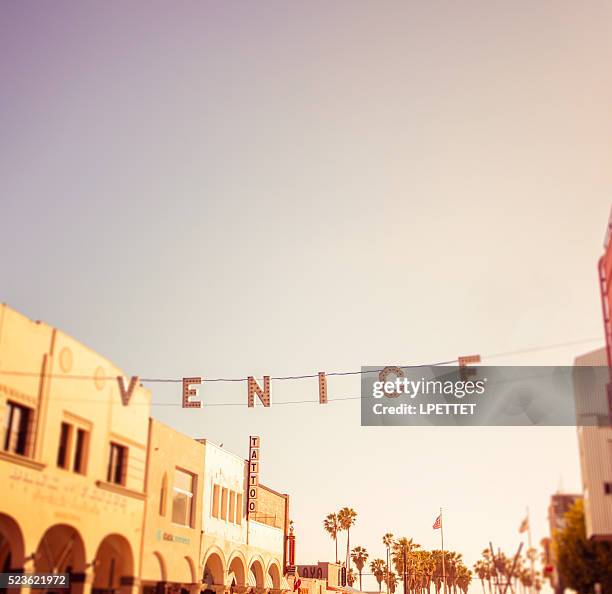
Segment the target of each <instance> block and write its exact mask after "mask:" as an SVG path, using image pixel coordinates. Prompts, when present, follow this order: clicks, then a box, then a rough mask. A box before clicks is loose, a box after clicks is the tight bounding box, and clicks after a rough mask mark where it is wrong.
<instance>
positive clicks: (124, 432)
mask: <svg viewBox="0 0 612 594" xmlns="http://www.w3.org/2000/svg"><path fill="white" fill-rule="evenodd" d="M117 376H122V377H123V376H124V372H123V371H122V370H120V369H119V368H117V367H116V366H115V365H113V364H112V363H111V362H110V361H108V360H107V359H105V358H103V357H101V356H100V355H98V354H96V353H95V352H93V351H91V350H90V349H88V348H87V347H85V346H83V345H82V344H80V343H78V342H77V341H76V340H74V339H73V338H71V337H70V336H67V335H66V334H64V333H62V332H60V331H59V330H56V329H54V328H52V327H51V326H49V325H47V324H44V323H42V322H33V321H31V320H29V319H27V318H26V317H24V316H23V315H21V314H19V313H17V312H16V311H14V310H12V309H10V308H8V307H7V306H5V305H2V306H0V421H1V425H0V481H2V485H3V491H2V497H1V498H0V571H9V570H17V571H22V570H25V571H28V572H34V571H42V572H47V571H48V572H64V571H67V572H70V573H71V574H72V588H71V590H72V591H73V592H77V594H89V592H90V591H91V590H92V588H95V589H99V590H104V589H109V590H113V591H115V592H118V591H120V592H121V594H134V593H135V592H136V591H138V590H139V589H140V578H141V577H142V579H143V583H144V585H145V586H146V587H147V588H152V587H154V586H155V585H157V584H159V583H163V582H169V583H174V584H193V586H192V587H189V590H190V591H193V592H195V591H199V590H200V582H201V578H202V576H203V575H204V574H206V573H207V572H208V574H210V575H212V574H214V578H215V581H214V582H213V584H214V585H215V587H217V591H218V592H221V590H220V589H219V588H223V586H225V585H232V584H233V585H235V586H242V587H244V588H246V587H247V585H248V586H256V587H258V588H262V589H261V590H258V591H257V594H264V592H265V590H264V588H274V589H275V590H277V592H276V593H275V594H280V590H281V589H282V588H285V589H286V588H287V587H288V585H287V582H286V580H284V578H283V573H284V547H285V535H286V533H287V529H288V526H287V524H288V497H287V496H284V495H281V494H279V493H276V492H275V491H273V490H272V489H269V488H266V487H262V488H261V489H260V490H261V492H262V493H263V498H262V506H263V507H262V509H265V510H266V512H267V513H266V514H265V517H266V518H267V519H266V522H267V523H265V522H263V521H262V522H260V521H256V520H252V519H251V520H250V521H247V517H246V467H245V460H244V459H242V458H240V457H239V456H236V455H234V454H231V453H230V452H227V451H225V450H223V449H222V448H220V447H218V446H215V445H214V444H211V443H207V442H206V441H205V440H202V442H201V443H199V442H198V441H196V440H193V439H191V438H189V437H187V436H185V435H182V434H181V433H179V432H177V431H174V430H173V429H171V428H169V427H166V426H165V425H163V424H162V423H159V422H157V421H154V420H151V421H150V420H149V413H150V403H151V402H150V401H151V395H150V393H149V392H148V391H147V390H146V389H144V388H143V387H142V386H141V385H138V384H136V385H135V388H134V392H133V394H132V397H131V400H130V402H129V404H128V405H127V406H126V405H124V404H123V402H122V400H121V393H120V389H119V383H118V381H117ZM126 384H129V380H128V381H127V382H126ZM19 407H23V408H19ZM21 410H22V411H24V412H25V411H29V422H28V424H27V427H25V429H26V431H25V432H24V435H26V437H27V438H26V439H25V440H22V439H20V438H19V431H17V432H11V428H12V427H13V428H14V427H17V429H21V428H23V427H22V426H21V425H19V424H15V422H14V421H15V419H18V418H20V416H19V414H18V413H19V411H21ZM22 418H25V417H22ZM7 435H8V436H9V439H8V440H7V439H6V438H7ZM78 436H80V437H79V439H77V437H78ZM83 436H84V437H85V439H84V440H83V439H80V438H81V437H83ZM67 437H68V438H67ZM77 443H80V444H81V447H77ZM111 444H114V446H113V447H114V448H115V450H114V454H113V456H114V457H115V458H116V457H117V455H118V454H117V452H125V453H126V454H127V455H126V458H125V463H124V464H123V465H115V466H113V465H112V464H111V461H112V460H113V456H112V455H111ZM77 452H80V453H81V455H80V456H77ZM76 461H80V462H81V465H80V467H77V466H75V464H76ZM109 468H111V469H114V472H113V473H111V475H109ZM121 470H122V471H121ZM179 471H186V472H188V473H191V475H192V478H193V479H194V480H195V486H194V485H193V483H192V484H191V486H190V487H189V489H191V491H192V492H193V511H192V514H191V516H190V518H189V522H188V523H186V524H185V525H184V524H182V523H177V521H174V520H175V518H173V515H172V510H173V503H172V501H173V493H174V491H173V486H174V485H175V481H176V479H177V477H178V476H179ZM165 480H167V487H166V491H165V495H164V494H163V489H162V486H163V485H164V484H166V483H165V482H164V481H165ZM183 486H184V485H183ZM215 486H216V487H217V488H219V489H226V491H227V493H233V494H234V499H233V501H234V509H233V513H232V518H231V521H230V518H229V517H228V515H229V506H228V507H227V508H226V509H227V512H226V514H225V517H214V514H213V513H212V512H213V500H214V492H215ZM189 492H190V491H187V493H189ZM164 497H165V505H164V504H163V500H164ZM239 498H240V499H239ZM283 506H284V507H283ZM177 509H178V508H177ZM217 516H219V514H218V513H217ZM262 519H263V517H262ZM202 531H204V532H202ZM148 591H149V590H147V592H148ZM244 591H245V590H240V588H238V590H237V592H238V593H239V594H242V593H244Z"/></svg>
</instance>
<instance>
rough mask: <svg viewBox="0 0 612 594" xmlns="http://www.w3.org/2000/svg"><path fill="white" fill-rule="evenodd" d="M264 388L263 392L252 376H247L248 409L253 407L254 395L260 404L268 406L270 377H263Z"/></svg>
mask: <svg viewBox="0 0 612 594" xmlns="http://www.w3.org/2000/svg"><path fill="white" fill-rule="evenodd" d="M263 379H264V387H263V390H262V389H261V388H260V387H259V384H258V383H257V380H256V379H255V378H254V377H253V376H251V375H250V376H249V380H248V382H249V408H253V407H254V406H255V394H257V397H258V398H259V400H260V401H261V403H262V404H263V405H264V406H266V407H268V406H270V376H269V375H264V378H263Z"/></svg>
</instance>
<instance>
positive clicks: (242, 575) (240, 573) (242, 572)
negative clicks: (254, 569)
mask: <svg viewBox="0 0 612 594" xmlns="http://www.w3.org/2000/svg"><path fill="white" fill-rule="evenodd" d="M228 585H229V586H230V587H235V586H246V561H245V559H244V558H243V557H242V555H241V554H240V553H238V552H236V553H234V554H233V556H232V558H231V560H230V563H229V579H228Z"/></svg>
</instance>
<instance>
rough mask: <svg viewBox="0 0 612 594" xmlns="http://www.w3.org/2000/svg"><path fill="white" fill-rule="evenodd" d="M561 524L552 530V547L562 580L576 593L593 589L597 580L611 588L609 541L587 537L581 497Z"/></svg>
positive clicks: (583, 593)
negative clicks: (557, 529)
mask: <svg viewBox="0 0 612 594" xmlns="http://www.w3.org/2000/svg"><path fill="white" fill-rule="evenodd" d="M564 519H565V526H564V527H563V529H561V530H559V531H556V532H555V533H554V534H553V547H554V550H555V552H556V557H557V566H558V569H559V574H560V576H561V578H562V579H563V582H564V583H565V585H566V586H567V587H568V588H571V589H572V590H575V591H576V592H578V593H579V594H587V593H590V592H593V589H594V585H595V584H596V583H600V584H601V586H602V589H603V591H604V592H611V591H612V544H610V543H608V542H593V541H590V540H587V537H586V528H585V524H584V507H583V502H582V500H580V499H579V500H577V501H576V502H575V503H574V505H572V507H571V508H570V509H569V510H568V511H567V513H566V514H565V516H564Z"/></svg>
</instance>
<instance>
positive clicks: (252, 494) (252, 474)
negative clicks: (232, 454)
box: [247, 435, 260, 515]
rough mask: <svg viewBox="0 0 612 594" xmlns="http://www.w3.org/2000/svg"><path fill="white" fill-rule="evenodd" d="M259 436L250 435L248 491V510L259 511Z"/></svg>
mask: <svg viewBox="0 0 612 594" xmlns="http://www.w3.org/2000/svg"><path fill="white" fill-rule="evenodd" d="M259 443H260V442H259V437H258V436H257V435H251V436H250V437H249V472H248V474H249V484H248V491H247V512H248V514H249V515H250V514H254V513H255V512H257V495H258V491H259Z"/></svg>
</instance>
